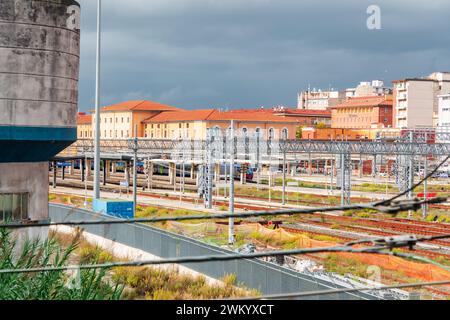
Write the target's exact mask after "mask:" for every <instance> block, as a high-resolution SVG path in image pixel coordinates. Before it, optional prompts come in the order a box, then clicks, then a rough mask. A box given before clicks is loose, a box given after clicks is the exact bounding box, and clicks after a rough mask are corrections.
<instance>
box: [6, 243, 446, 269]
mask: <svg viewBox="0 0 450 320" xmlns="http://www.w3.org/2000/svg"><path fill="white" fill-rule="evenodd" d="M436 238H439V239H443V238H450V234H447V235H445V236H444V235H440V236H428V237H422V238H416V237H415V236H398V237H387V238H377V239H373V240H369V239H368V240H367V241H366V242H372V243H373V244H375V246H374V247H364V248H352V247H351V246H348V245H343V246H333V247H323V248H306V249H294V250H276V251H269V252H256V253H249V254H222V255H207V256H196V257H181V258H167V259H160V260H142V261H122V262H110V263H103V264H92V265H79V266H63V267H51V266H49V267H41V268H25V269H2V270H0V274H6V273H8V274H11V273H35V272H47V271H65V270H85V269H111V268H116V267H142V266H147V265H161V264H183V263H195V262H214V261H231V260H242V259H255V258H266V257H274V256H291V255H303V254H313V253H335V252H348V253H373V254H382V255H386V254H390V252H386V251H383V250H389V249H394V248H402V247H409V248H410V249H411V248H413V246H414V245H415V244H417V243H418V242H423V241H431V240H435V239H436ZM379 244H381V245H379Z"/></svg>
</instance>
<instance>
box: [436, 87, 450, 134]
mask: <svg viewBox="0 0 450 320" xmlns="http://www.w3.org/2000/svg"><path fill="white" fill-rule="evenodd" d="M438 101H439V102H438V104H439V111H438V119H439V121H438V126H439V127H442V128H446V129H447V128H450V93H448V94H443V95H439V96H438Z"/></svg>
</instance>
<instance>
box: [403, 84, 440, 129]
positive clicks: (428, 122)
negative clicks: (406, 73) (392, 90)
mask: <svg viewBox="0 0 450 320" xmlns="http://www.w3.org/2000/svg"><path fill="white" fill-rule="evenodd" d="M407 87H408V107H407V114H408V118H407V126H408V128H414V127H416V126H428V127H431V126H433V111H434V100H435V99H437V97H436V96H435V95H436V92H435V91H434V82H433V81H410V82H408V84H407Z"/></svg>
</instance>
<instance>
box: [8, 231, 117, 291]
mask: <svg viewBox="0 0 450 320" xmlns="http://www.w3.org/2000/svg"><path fill="white" fill-rule="evenodd" d="M77 241H78V239H77V238H75V239H74V240H72V242H70V244H69V245H68V246H67V248H65V249H63V248H62V247H61V246H60V245H59V243H58V242H57V241H56V239H55V238H49V239H47V240H45V241H41V240H38V239H36V240H26V241H24V242H23V244H21V245H20V248H19V245H18V244H17V242H16V240H15V239H13V238H12V237H11V233H10V231H9V230H5V229H0V265H1V266H2V269H30V268H41V267H65V266H67V264H68V262H69V261H70V260H72V259H73V258H74V252H75V250H76V248H77V247H78V245H79V243H78V242H77ZM17 253H18V255H16V254H17ZM87 263H93V264H96V263H98V256H93V257H92V259H91V260H89V261H87ZM79 274H80V277H79V279H80V282H79V285H74V284H75V283H74V282H73V280H70V279H69V278H68V275H67V273H66V272H64V271H53V272H37V273H34V274H32V275H31V274H28V273H11V274H1V275H0V283H1V285H0V299H2V300H116V299H119V298H120V297H121V295H122V291H123V286H121V285H115V286H113V285H111V284H109V282H108V281H107V280H106V279H105V276H106V271H105V270H104V269H100V270H95V269H90V270H81V271H79Z"/></svg>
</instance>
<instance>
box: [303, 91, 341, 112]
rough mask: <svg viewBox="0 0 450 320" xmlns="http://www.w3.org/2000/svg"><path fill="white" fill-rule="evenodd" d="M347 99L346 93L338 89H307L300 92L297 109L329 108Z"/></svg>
mask: <svg viewBox="0 0 450 320" xmlns="http://www.w3.org/2000/svg"><path fill="white" fill-rule="evenodd" d="M343 100H345V94H344V93H343V92H339V91H336V90H333V89H332V90H328V91H322V90H320V89H318V90H316V89H313V90H310V89H308V90H306V91H302V92H300V93H298V102H297V109H300V110H327V109H328V108H330V107H332V106H335V105H337V104H339V103H341V102H342V101H343Z"/></svg>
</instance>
